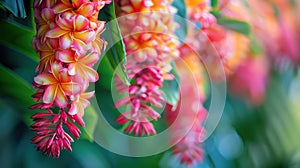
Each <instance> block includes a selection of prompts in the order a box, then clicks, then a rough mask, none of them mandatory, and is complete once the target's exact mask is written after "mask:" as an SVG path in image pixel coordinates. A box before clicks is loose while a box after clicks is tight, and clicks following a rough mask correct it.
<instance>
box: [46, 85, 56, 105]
mask: <svg viewBox="0 0 300 168" xmlns="http://www.w3.org/2000/svg"><path fill="white" fill-rule="evenodd" d="M57 89H58V86H57V85H50V86H48V87H47V88H46V90H45V93H44V96H43V101H44V103H46V104H50V103H52V102H53V101H54V99H55V97H56V93H57Z"/></svg>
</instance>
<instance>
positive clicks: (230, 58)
mask: <svg viewBox="0 0 300 168" xmlns="http://www.w3.org/2000/svg"><path fill="white" fill-rule="evenodd" d="M229 2H230V1H221V2H220V4H219V8H220V10H221V11H222V12H223V11H225V12H223V13H222V14H223V15H224V16H227V17H230V18H234V19H238V20H245V19H246V17H244V16H243V15H233V13H238V12H239V11H237V10H241V8H240V5H239V8H236V7H235V6H234V5H235V4H236V2H234V3H229ZM186 3H187V5H188V17H189V19H190V20H191V21H192V22H193V23H195V24H197V25H201V27H200V29H199V30H193V31H194V32H193V33H192V34H194V35H193V36H191V37H193V38H192V39H190V40H189V41H190V43H189V44H190V45H192V46H193V47H194V49H196V50H198V51H199V53H205V51H206V49H207V47H208V46H207V45H211V44H212V45H213V46H214V47H215V48H216V51H217V52H218V55H219V58H220V59H221V61H222V62H223V64H224V68H225V71H226V73H227V74H231V73H232V72H233V71H234V70H235V69H236V68H237V66H238V65H239V63H240V62H242V61H243V60H244V59H245V57H246V55H247V52H248V49H249V47H248V46H249V45H250V43H249V42H250V41H249V39H248V38H247V37H246V36H244V35H242V34H239V33H236V32H233V31H230V30H227V29H226V28H224V27H222V26H221V25H219V24H218V23H217V18H216V17H215V16H214V15H213V14H211V13H210V11H211V10H212V9H211V7H210V4H211V1H210V0H198V1H188V0H187V1H186ZM232 4H234V5H232ZM203 36H206V37H203Z"/></svg>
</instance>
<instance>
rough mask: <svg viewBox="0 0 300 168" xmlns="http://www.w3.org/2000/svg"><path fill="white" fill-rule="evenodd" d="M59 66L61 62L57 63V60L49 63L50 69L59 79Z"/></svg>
mask: <svg viewBox="0 0 300 168" xmlns="http://www.w3.org/2000/svg"><path fill="white" fill-rule="evenodd" d="M61 68H62V66H61V64H59V63H57V62H55V63H53V64H52V65H51V71H52V74H53V76H54V78H55V79H56V80H59V72H60V70H61Z"/></svg>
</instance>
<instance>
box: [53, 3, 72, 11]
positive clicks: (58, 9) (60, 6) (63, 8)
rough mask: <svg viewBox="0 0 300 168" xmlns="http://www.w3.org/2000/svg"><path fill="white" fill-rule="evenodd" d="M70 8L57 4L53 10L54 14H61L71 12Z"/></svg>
mask: <svg viewBox="0 0 300 168" xmlns="http://www.w3.org/2000/svg"><path fill="white" fill-rule="evenodd" d="M71 9H72V8H70V7H69V6H67V5H65V4H63V3H59V4H57V5H55V6H54V8H53V10H54V12H55V13H63V12H65V11H68V10H71Z"/></svg>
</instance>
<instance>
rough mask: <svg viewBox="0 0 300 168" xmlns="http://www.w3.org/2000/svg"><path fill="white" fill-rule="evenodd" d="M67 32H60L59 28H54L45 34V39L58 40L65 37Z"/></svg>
mask: <svg viewBox="0 0 300 168" xmlns="http://www.w3.org/2000/svg"><path fill="white" fill-rule="evenodd" d="M67 33H68V31H66V30H62V29H61V28H59V27H56V28H54V29H52V30H49V31H48V32H47V33H46V37H49V38H58V37H60V36H62V35H65V34H67Z"/></svg>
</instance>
